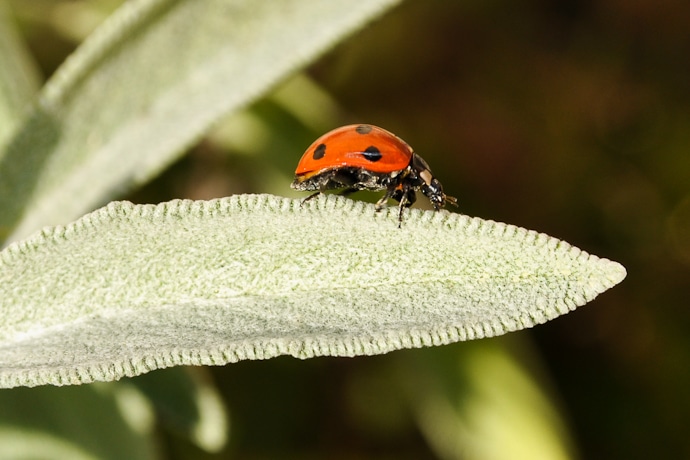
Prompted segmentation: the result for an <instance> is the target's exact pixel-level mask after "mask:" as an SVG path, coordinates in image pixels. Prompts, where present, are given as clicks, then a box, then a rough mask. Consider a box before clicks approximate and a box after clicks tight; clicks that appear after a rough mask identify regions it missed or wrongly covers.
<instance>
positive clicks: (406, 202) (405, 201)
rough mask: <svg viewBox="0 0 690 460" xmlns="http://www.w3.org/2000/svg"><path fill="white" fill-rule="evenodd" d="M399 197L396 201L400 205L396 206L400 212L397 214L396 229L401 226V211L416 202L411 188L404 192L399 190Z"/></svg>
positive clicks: (415, 196) (415, 195)
mask: <svg viewBox="0 0 690 460" xmlns="http://www.w3.org/2000/svg"><path fill="white" fill-rule="evenodd" d="M399 195H400V199H399V200H398V201H399V202H400V205H399V206H398V209H399V210H400V211H399V212H398V228H400V227H401V226H402V220H403V210H404V209H405V208H409V207H410V206H412V205H413V204H414V202H415V201H417V194H416V193H415V192H414V189H413V188H408V189H407V190H405V191H403V190H402V189H401V190H400V193H399ZM393 198H395V197H393Z"/></svg>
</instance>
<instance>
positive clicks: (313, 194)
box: [299, 192, 323, 207]
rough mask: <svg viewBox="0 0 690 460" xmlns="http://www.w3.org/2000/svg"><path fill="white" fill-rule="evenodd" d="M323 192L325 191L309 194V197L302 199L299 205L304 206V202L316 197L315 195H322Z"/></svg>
mask: <svg viewBox="0 0 690 460" xmlns="http://www.w3.org/2000/svg"><path fill="white" fill-rule="evenodd" d="M321 193H323V192H315V193H312V194H311V195H309V196H308V197H306V198H305V199H303V200H302V201H300V203H299V206H300V207H302V205H303V204H304V203H306V202H307V201H309V200H311V199H312V198H314V197H317V196H319V195H321Z"/></svg>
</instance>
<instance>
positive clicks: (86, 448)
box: [0, 383, 158, 460]
mask: <svg viewBox="0 0 690 460" xmlns="http://www.w3.org/2000/svg"><path fill="white" fill-rule="evenodd" d="M154 422H155V419H154V417H153V412H152V411H151V408H150V405H148V404H147V403H146V400H145V399H144V398H143V396H141V395H140V394H138V393H137V392H136V391H135V390H133V389H132V388H131V387H130V386H127V385H121V384H116V383H114V384H109V385H105V384H96V385H88V386H82V387H62V388H56V387H42V388H33V389H27V388H14V389H12V390H4V391H0V458H2V459H3V460H5V459H70V460H87V459H88V460H97V459H101V460H103V459H108V460H120V459H125V458H126V459H128V460H153V459H155V458H158V457H157V456H156V449H155V443H154V440H153V437H152V436H151V434H152V432H153V430H154V425H155V423H154Z"/></svg>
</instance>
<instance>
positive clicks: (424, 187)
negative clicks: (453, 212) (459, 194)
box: [412, 155, 457, 210]
mask: <svg viewBox="0 0 690 460" xmlns="http://www.w3.org/2000/svg"><path fill="white" fill-rule="evenodd" d="M412 168H413V169H414V171H415V173H416V175H417V177H418V180H419V181H420V182H421V184H420V186H419V189H420V190H421V191H422V193H423V194H424V195H425V196H426V197H427V198H428V199H429V201H431V204H432V205H433V206H434V209H436V210H439V209H441V208H443V207H444V206H445V205H446V203H450V204H452V205H454V206H457V200H456V199H455V198H453V197H452V196H448V195H446V194H445V193H443V186H442V185H441V182H439V180H438V179H436V178H435V177H434V175H433V174H432V173H431V169H430V168H429V165H428V164H427V163H426V161H424V159H423V158H422V157H420V156H419V155H414V157H413V159H412Z"/></svg>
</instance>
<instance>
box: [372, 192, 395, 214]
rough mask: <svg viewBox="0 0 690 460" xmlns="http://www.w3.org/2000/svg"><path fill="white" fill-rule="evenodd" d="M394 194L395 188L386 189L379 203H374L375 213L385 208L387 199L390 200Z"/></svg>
mask: <svg viewBox="0 0 690 460" xmlns="http://www.w3.org/2000/svg"><path fill="white" fill-rule="evenodd" d="M394 193H395V188H394V187H393V188H388V189H386V194H385V195H383V196H382V197H381V199H380V200H379V201H377V202H376V212H379V211H380V210H382V209H383V208H384V206H386V202H387V201H388V198H391V197H392V196H393V194H394Z"/></svg>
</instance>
